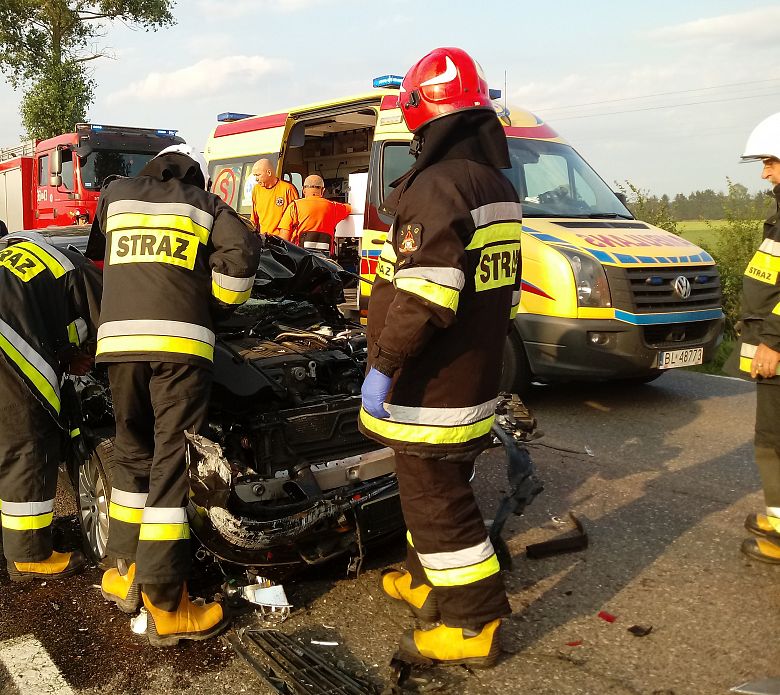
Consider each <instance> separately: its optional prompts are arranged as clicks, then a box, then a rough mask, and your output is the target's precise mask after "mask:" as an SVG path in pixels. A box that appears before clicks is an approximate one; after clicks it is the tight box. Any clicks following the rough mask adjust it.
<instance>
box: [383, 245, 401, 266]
mask: <svg viewBox="0 0 780 695" xmlns="http://www.w3.org/2000/svg"><path fill="white" fill-rule="evenodd" d="M379 256H380V258H384V259H385V260H386V261H387V262H388V263H395V262H396V261H397V260H398V256H397V255H396V253H395V249H394V248H393V245H392V244H391V243H390V242H389V241H385V244H384V246H383V247H382V250H381V251H380V253H379Z"/></svg>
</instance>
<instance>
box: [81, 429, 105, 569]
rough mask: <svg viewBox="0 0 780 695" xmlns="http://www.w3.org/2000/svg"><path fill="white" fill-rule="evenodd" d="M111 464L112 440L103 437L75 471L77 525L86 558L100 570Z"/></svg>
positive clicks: (102, 565) (102, 560)
mask: <svg viewBox="0 0 780 695" xmlns="http://www.w3.org/2000/svg"><path fill="white" fill-rule="evenodd" d="M113 463H114V441H113V440H112V439H104V440H103V441H101V442H100V444H98V445H97V447H95V450H94V451H93V452H92V455H91V456H90V457H89V460H88V461H86V462H85V463H84V464H83V465H81V466H80V467H79V470H78V471H77V473H76V476H75V480H76V485H75V488H76V499H77V501H78V507H79V511H78V516H79V524H80V525H81V535H82V537H83V539H84V549H85V550H86V553H87V555H88V557H89V558H90V559H91V560H92V561H93V562H96V563H97V564H98V565H100V566H101V567H103V568H104V569H105V568H106V567H107V564H106V559H107V558H106V544H107V542H108V503H109V499H110V496H111V481H110V478H109V475H110V473H107V471H111V470H112V467H113Z"/></svg>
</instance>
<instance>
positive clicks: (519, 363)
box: [501, 331, 532, 396]
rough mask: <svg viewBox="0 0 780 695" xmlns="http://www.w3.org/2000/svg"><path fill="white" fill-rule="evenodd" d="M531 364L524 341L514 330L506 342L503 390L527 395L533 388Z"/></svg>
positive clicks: (502, 371) (502, 377)
mask: <svg viewBox="0 0 780 695" xmlns="http://www.w3.org/2000/svg"><path fill="white" fill-rule="evenodd" d="M531 377H532V375H531V365H530V364H528V356H527V355H526V353H525V347H523V341H522V339H521V338H520V336H519V335H517V334H516V333H515V332H514V331H513V332H512V333H510V334H509V335H508V336H507V338H506V342H505V343H504V364H503V367H502V370H501V390H502V391H509V392H511V393H517V394H518V395H520V396H527V395H528V393H529V392H530V390H531Z"/></svg>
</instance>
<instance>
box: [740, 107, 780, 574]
mask: <svg viewBox="0 0 780 695" xmlns="http://www.w3.org/2000/svg"><path fill="white" fill-rule="evenodd" d="M742 160H743V161H754V160H759V161H762V162H763V165H764V168H763V171H762V174H761V178H763V179H765V180H767V181H768V182H769V183H771V184H772V186H773V193H774V196H775V198H776V199H777V206H778V209H777V210H776V211H775V213H774V214H773V215H772V216H771V217H770V218H769V219H768V220H767V221H766V222H765V223H764V239H763V241H762V242H761V245H760V246H759V248H758V250H757V251H756V253H755V255H754V256H753V258H752V259H751V261H750V263H749V264H748V267H747V269H746V270H745V274H744V277H743V280H742V319H741V324H742V328H741V331H740V337H739V342H738V345H737V348H736V349H735V352H734V361H736V360H737V359H738V361H739V373H740V375H741V376H743V377H745V378H748V377H749V378H752V379H755V380H756V383H757V388H756V428H755V444H754V448H755V457H756V464H757V466H758V471H759V473H760V475H761V482H762V486H763V488H764V499H765V502H766V513H757V514H749V515H748V517H747V519H746V520H745V528H747V530H748V531H750V532H751V533H752V534H754V536H755V537H754V538H750V539H747V540H745V541H744V542H743V543H742V552H743V553H745V554H746V555H748V556H750V557H752V558H755V559H757V560H762V561H763V562H768V563H772V564H776V565H780V376H778V375H780V370H779V369H778V366H779V365H780V113H776V114H774V115H773V116H769V118H766V119H765V120H764V121H762V122H761V123H759V124H758V125H757V126H756V128H755V129H754V130H753V132H752V133H751V135H750V137H749V138H748V141H747V145H746V146H745V153H744V154H743V155H742Z"/></svg>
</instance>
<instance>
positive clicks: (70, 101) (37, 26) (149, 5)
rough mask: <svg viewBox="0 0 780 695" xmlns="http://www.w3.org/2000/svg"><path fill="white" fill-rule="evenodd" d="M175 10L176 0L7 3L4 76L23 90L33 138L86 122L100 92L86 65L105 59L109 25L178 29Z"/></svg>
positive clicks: (0, 33)
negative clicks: (104, 42)
mask: <svg viewBox="0 0 780 695" xmlns="http://www.w3.org/2000/svg"><path fill="white" fill-rule="evenodd" d="M172 6H173V0H96V1H94V2H88V1H87V0H3V1H2V3H0V70H2V71H3V73H4V74H5V76H6V78H7V79H8V81H9V82H10V83H11V85H12V86H13V87H14V88H15V89H22V90H24V97H23V101H22V108H21V111H22V120H23V123H24V125H25V128H27V132H28V134H29V135H30V136H31V137H51V136H53V135H57V134H59V133H62V132H66V131H68V130H71V129H72V128H73V126H74V125H75V124H76V123H77V122H78V121H79V120H83V119H84V118H85V116H86V110H87V107H88V106H89V105H90V104H91V103H92V96H93V93H94V86H95V85H94V81H93V80H92V77H91V71H90V70H89V69H88V68H87V67H86V65H87V64H88V63H89V62H90V61H93V60H95V59H97V58H100V57H103V56H105V55H106V53H105V52H104V50H103V49H102V48H100V47H99V46H98V42H99V40H100V39H101V38H103V37H104V36H105V32H106V28H107V26H108V24H109V23H110V22H112V21H117V20H118V21H122V22H124V23H125V24H128V25H130V26H137V27H141V28H144V29H147V30H149V29H156V28H159V27H163V26H166V25H170V24H173V23H174V19H173V15H172V14H171V8H172ZM58 79H61V80H63V82H62V83H61V84H58V82H57V80H58ZM60 87H61V88H60Z"/></svg>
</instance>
